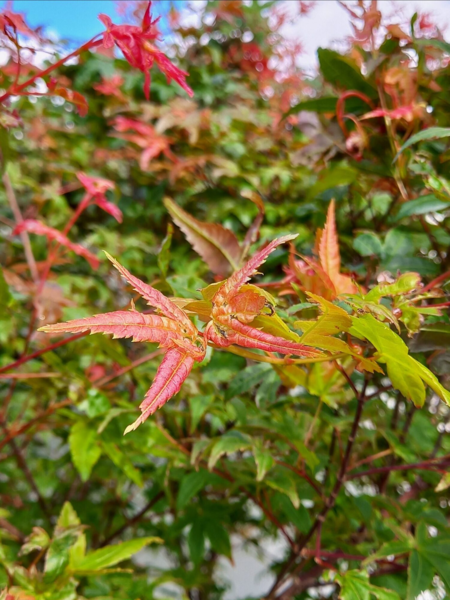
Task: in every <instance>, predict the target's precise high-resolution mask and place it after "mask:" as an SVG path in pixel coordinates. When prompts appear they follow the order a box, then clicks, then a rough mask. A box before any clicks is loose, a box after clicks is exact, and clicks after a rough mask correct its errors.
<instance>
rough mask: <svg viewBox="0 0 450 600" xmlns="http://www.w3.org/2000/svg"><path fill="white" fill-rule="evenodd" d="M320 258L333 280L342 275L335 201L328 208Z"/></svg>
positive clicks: (320, 244)
mask: <svg viewBox="0 0 450 600" xmlns="http://www.w3.org/2000/svg"><path fill="white" fill-rule="evenodd" d="M319 257H320V263H321V265H322V267H323V269H324V270H325V272H326V273H327V274H328V276H329V277H330V278H331V280H333V278H334V277H335V276H336V275H339V274H340V271H341V255H340V253H339V241H338V237H337V232H336V218H335V207H334V200H332V201H331V202H330V205H329V207H328V212H327V221H326V223H325V229H324V230H323V232H322V235H321V237H320V243H319Z"/></svg>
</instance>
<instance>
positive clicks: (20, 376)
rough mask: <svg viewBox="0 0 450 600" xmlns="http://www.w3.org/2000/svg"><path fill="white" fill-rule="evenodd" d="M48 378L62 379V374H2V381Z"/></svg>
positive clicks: (0, 377)
mask: <svg viewBox="0 0 450 600" xmlns="http://www.w3.org/2000/svg"><path fill="white" fill-rule="evenodd" d="M48 377H61V373H7V374H6V375H5V374H3V375H1V374H0V379H46V378H48Z"/></svg>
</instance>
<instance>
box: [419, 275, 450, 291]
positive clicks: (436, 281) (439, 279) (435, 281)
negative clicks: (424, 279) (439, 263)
mask: <svg viewBox="0 0 450 600" xmlns="http://www.w3.org/2000/svg"><path fill="white" fill-rule="evenodd" d="M449 278H450V271H446V272H445V273H442V275H439V277H436V279H433V281H430V283H428V284H427V285H426V286H425V287H424V288H422V289H421V290H420V291H421V293H423V292H429V291H430V290H431V289H433V288H434V287H435V286H436V285H439V284H440V283H442V282H443V281H445V280H446V279H449Z"/></svg>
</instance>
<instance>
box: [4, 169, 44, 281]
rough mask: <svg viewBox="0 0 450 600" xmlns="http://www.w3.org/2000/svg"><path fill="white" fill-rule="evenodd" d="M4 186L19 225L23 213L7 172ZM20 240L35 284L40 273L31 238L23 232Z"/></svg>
mask: <svg viewBox="0 0 450 600" xmlns="http://www.w3.org/2000/svg"><path fill="white" fill-rule="evenodd" d="M2 181H3V185H4V186H5V192H6V198H7V199H8V203H9V206H10V207H11V210H12V212H13V215H14V219H15V221H16V224H17V225H20V223H22V222H23V217H22V213H21V211H20V208H19V204H18V202H17V198H16V195H15V193H14V189H13V186H12V184H11V179H10V178H9V175H8V173H7V172H6V171H5V172H4V173H3V176H2ZM20 239H21V240H22V244H23V249H24V252H25V258H26V260H27V264H28V268H29V269H30V273H31V277H32V279H33V281H34V282H35V283H37V282H38V280H39V272H38V269H37V266H36V260H35V258H34V254H33V250H32V249H31V243H30V238H29V237H28V233H27V232H26V231H22V232H21V234H20Z"/></svg>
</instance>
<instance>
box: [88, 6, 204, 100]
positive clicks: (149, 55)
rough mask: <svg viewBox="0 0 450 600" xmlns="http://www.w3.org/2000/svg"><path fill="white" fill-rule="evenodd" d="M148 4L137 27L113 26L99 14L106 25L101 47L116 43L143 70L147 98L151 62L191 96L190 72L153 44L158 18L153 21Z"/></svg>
mask: <svg viewBox="0 0 450 600" xmlns="http://www.w3.org/2000/svg"><path fill="white" fill-rule="evenodd" d="M151 4H152V3H151V2H149V3H148V5H147V9H146V11H145V13H144V17H143V19H142V24H141V26H140V27H139V26H137V25H115V24H114V23H113V22H112V21H111V18H110V17H108V16H107V15H104V14H100V15H99V19H100V21H101V22H102V23H103V25H105V27H106V31H105V32H104V34H103V46H104V47H105V48H112V47H113V46H114V45H116V46H117V47H118V48H120V50H121V51H122V52H123V55H124V56H125V58H126V60H127V61H128V62H129V63H130V65H131V66H133V67H135V68H136V69H139V70H140V71H142V73H144V76H145V80H144V94H145V97H146V98H147V100H148V99H149V97H150V69H151V68H152V66H153V64H154V63H156V64H157V65H158V67H159V69H160V70H161V71H162V72H163V73H164V74H165V76H166V77H167V80H168V81H169V82H170V81H171V80H172V79H173V80H174V81H176V82H177V83H178V85H180V86H181V87H182V88H183V89H184V90H185V91H186V92H187V93H188V94H189V96H193V95H194V92H193V91H192V90H191V88H190V87H189V86H188V84H187V83H186V77H187V76H188V75H189V73H186V71H183V70H182V69H180V68H179V67H177V66H176V65H174V64H173V63H172V62H171V61H170V60H169V59H168V58H167V56H166V55H165V54H164V53H163V52H161V50H159V49H158V48H157V47H156V46H155V42H157V41H159V40H160V35H159V31H158V29H157V27H156V24H157V22H158V21H159V17H158V18H157V19H153V20H152V18H151V15H150V8H151Z"/></svg>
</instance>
